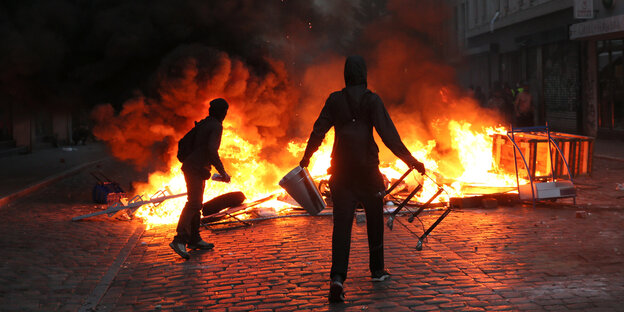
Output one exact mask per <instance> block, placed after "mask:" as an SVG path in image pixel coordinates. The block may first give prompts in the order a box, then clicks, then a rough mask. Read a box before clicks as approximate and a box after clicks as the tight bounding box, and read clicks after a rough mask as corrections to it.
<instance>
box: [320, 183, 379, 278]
mask: <svg viewBox="0 0 624 312" xmlns="http://www.w3.org/2000/svg"><path fill="white" fill-rule="evenodd" d="M377 172H379V171H377ZM379 175H380V174H379ZM375 184H378V183H375ZM330 190H331V196H332V201H333V204H334V213H333V215H334V230H333V234H332V267H331V271H330V279H336V278H338V279H341V280H343V281H344V280H346V279H347V269H348V266H349V251H350V249H351V229H352V227H353V217H354V215H355V209H356V207H357V206H358V205H360V204H361V205H362V206H363V207H364V211H365V212H366V230H367V234H368V251H369V257H370V259H369V267H370V270H371V272H375V271H378V270H382V269H383V268H384V250H383V232H384V227H383V223H384V219H383V198H378V197H377V196H375V193H376V192H378V191H379V187H371V185H365V186H362V185H359V186H358V185H357V184H355V185H354V184H353V183H349V182H348V181H330Z"/></svg>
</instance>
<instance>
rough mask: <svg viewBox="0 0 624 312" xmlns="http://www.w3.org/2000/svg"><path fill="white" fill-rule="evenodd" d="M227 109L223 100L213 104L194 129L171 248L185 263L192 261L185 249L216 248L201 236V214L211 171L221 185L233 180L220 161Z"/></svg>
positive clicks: (216, 100)
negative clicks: (184, 200) (182, 195)
mask: <svg viewBox="0 0 624 312" xmlns="http://www.w3.org/2000/svg"><path fill="white" fill-rule="evenodd" d="M228 107H229V105H228V103H227V102H226V101H225V100H224V99H221V98H218V99H214V100H212V101H211V102H210V108H209V110H208V117H206V118H204V119H203V120H201V121H200V122H199V123H197V125H196V126H195V127H197V133H196V134H195V140H194V142H193V151H192V152H191V153H190V154H189V155H188V156H187V157H186V158H185V159H184V161H183V162H182V172H183V173H184V181H185V182H186V191H187V198H186V205H184V208H183V209H182V213H181V214H180V219H179V221H178V226H177V228H176V232H177V235H176V236H175V237H174V238H173V242H171V243H170V244H169V246H170V247H171V248H172V249H173V250H174V251H175V252H176V253H177V254H178V255H180V257H182V258H185V259H189V258H190V255H189V253H188V252H187V251H186V247H188V248H189V249H204V250H210V249H212V248H214V244H212V243H207V242H205V241H204V240H203V239H202V238H201V236H200V235H199V222H200V217H201V215H200V211H201V208H202V203H203V197H204V187H205V184H206V180H208V179H210V167H211V166H212V167H214V168H215V169H216V170H217V172H219V174H220V175H221V176H222V179H221V180H222V181H224V182H229V181H230V176H229V175H228V174H227V172H225V169H224V168H223V163H222V162H221V158H220V157H219V145H221V134H222V132H223V124H222V123H223V120H224V119H225V116H226V115H227V110H228Z"/></svg>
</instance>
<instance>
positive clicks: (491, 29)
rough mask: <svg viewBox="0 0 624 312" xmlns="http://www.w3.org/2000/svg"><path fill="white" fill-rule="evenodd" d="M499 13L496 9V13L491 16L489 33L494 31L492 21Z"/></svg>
mask: <svg viewBox="0 0 624 312" xmlns="http://www.w3.org/2000/svg"><path fill="white" fill-rule="evenodd" d="M499 15H500V11H496V13H494V17H492V20H491V21H490V32H491V33H493V32H494V22H495V21H496V19H497V18H498V16H499Z"/></svg>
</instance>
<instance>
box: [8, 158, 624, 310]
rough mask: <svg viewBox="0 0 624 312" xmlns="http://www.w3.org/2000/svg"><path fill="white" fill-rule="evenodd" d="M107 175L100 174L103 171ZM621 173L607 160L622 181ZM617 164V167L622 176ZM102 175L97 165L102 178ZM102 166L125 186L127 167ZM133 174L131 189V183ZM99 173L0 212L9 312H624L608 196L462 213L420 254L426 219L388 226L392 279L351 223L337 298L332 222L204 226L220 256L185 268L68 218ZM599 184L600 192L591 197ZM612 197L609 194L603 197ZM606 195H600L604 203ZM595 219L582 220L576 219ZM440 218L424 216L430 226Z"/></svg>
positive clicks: (163, 234)
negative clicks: (375, 270) (377, 272)
mask: <svg viewBox="0 0 624 312" xmlns="http://www.w3.org/2000/svg"><path fill="white" fill-rule="evenodd" d="M98 166H100V165H98ZM623 167H624V166H623V165H622V163H621V162H607V163H606V165H605V167H604V168H611V169H609V170H616V171H611V174H612V175H613V174H614V173H618V172H621V171H617V170H620V169H621V168H623ZM614 168H615V169H614ZM92 169H93V168H92ZM98 169H101V170H109V171H113V172H117V173H118V175H119V176H113V177H112V178H113V179H115V180H119V181H120V183H122V185H126V184H127V181H125V180H124V178H123V174H124V173H127V172H129V171H127V168H124V167H123V165H120V164H118V163H115V162H114V161H112V160H109V161H106V162H104V163H103V164H102V165H101V167H99V168H98ZM131 178H132V177H130V176H128V177H126V178H125V179H131ZM92 179H93V178H92V177H91V176H90V175H89V174H88V170H83V171H81V172H80V173H78V174H76V175H73V176H70V177H67V178H65V179H63V180H61V181H59V182H58V183H55V184H53V185H50V186H48V187H47V188H45V189H43V190H40V191H38V192H36V193H33V194H32V195H30V196H28V197H25V198H23V199H21V200H19V201H17V202H15V203H12V204H10V205H8V206H5V207H3V208H2V210H0V219H1V220H2V221H0V222H1V223H2V226H1V227H0V235H1V237H2V239H1V240H0V246H1V247H2V250H3V255H4V257H3V260H2V261H3V263H2V267H1V269H0V310H2V311H52V310H60V311H76V310H81V309H82V310H96V311H125V310H138V311H158V310H162V311H169V310H176V311H189V310H191V311H198V310H203V311H249V310H258V311H290V310H292V311H323V310H369V311H377V310H379V311H428V310H460V311H471V310H477V311H492V310H521V311H527V310H536V311H546V310H576V311H617V310H620V311H621V310H623V309H622V307H621V302H622V301H623V300H624V270H623V269H622V267H623V266H622V265H623V263H624V256H623V255H622V252H623V251H624V234H623V233H622V228H624V214H623V211H624V210H622V209H621V208H622V207H618V206H617V204H618V203H619V202H618V201H619V200H620V199H618V198H617V193H614V192H613V190H614V188H612V187H611V186H609V187H608V188H607V187H605V190H604V192H605V194H602V193H600V194H602V195H601V198H603V199H604V198H607V199H609V198H611V200H610V202H611V204H609V205H606V204H605V207H606V208H596V204H595V203H594V204H593V206H594V209H591V210H590V209H586V208H579V207H587V203H589V202H590V201H591V199H592V197H591V195H590V194H591V192H597V191H599V190H600V185H599V184H600V180H599V179H598V180H597V179H593V180H588V181H586V182H585V183H586V185H588V186H587V188H585V189H584V188H580V190H579V192H580V194H579V206H578V207H575V206H572V205H571V204H570V203H569V200H566V201H565V202H564V201H562V202H561V203H560V204H559V203H550V204H547V205H539V206H538V207H537V208H536V209H533V208H532V207H531V206H530V205H525V206H520V205H517V206H514V207H504V206H499V207H498V208H495V209H464V210H455V211H454V212H452V213H451V214H450V215H449V216H448V217H447V218H446V219H445V220H444V222H443V223H441V224H440V225H439V226H438V227H437V228H436V229H435V231H434V232H433V233H432V234H431V235H430V236H429V238H428V240H427V241H426V243H425V245H424V248H423V250H422V251H417V250H416V249H415V246H416V243H417V238H416V237H415V234H414V233H416V234H419V235H420V234H421V233H422V232H423V226H422V225H421V224H420V222H419V221H418V220H416V221H414V222H413V223H408V222H407V217H406V216H400V217H399V218H398V219H397V220H395V223H394V229H393V230H392V231H390V230H388V229H387V228H386V234H385V242H386V243H385V254H386V266H387V267H388V269H389V270H390V272H391V273H392V274H393V276H392V278H391V279H390V280H389V281H386V282H382V283H373V282H371V281H370V273H369V272H368V248H367V242H366V227H365V224H363V223H357V224H355V225H354V231H353V240H352V241H353V243H352V250H351V260H350V270H349V274H350V275H349V279H348V280H347V281H346V283H345V291H346V298H347V300H346V302H345V303H344V304H332V305H330V304H329V303H328V302H327V293H328V272H329V267H330V262H331V259H330V258H331V253H330V238H331V224H332V221H331V216H316V217H312V216H305V217H289V218H278V219H271V220H264V221H257V222H253V224H252V225H251V226H249V227H244V228H234V229H229V230H220V231H212V230H210V229H209V228H202V235H203V237H204V239H206V240H207V241H209V242H213V243H215V245H216V247H215V249H214V250H212V251H192V252H191V259H190V260H188V261H185V260H183V259H181V258H180V257H178V256H177V255H176V254H174V253H173V252H172V251H171V249H170V248H169V246H168V243H169V242H170V241H171V239H172V238H173V235H174V234H175V225H167V226H159V227H155V228H151V229H147V230H145V227H144V225H143V224H141V223H140V222H138V221H137V220H133V221H121V220H116V219H111V218H107V217H95V218H91V219H87V220H84V221H81V222H72V221H70V219H71V217H73V216H76V215H81V214H85V213H89V212H92V211H93V209H94V205H93V204H92V203H91V202H90V200H91V199H90V192H89V191H85V185H88V186H89V188H87V189H88V190H90V187H91V185H92V183H91V182H90V181H92ZM589 186H592V187H589ZM605 196H606V197H605ZM596 199H599V198H596ZM578 209H585V211H588V212H589V214H588V215H587V216H586V217H585V218H578V217H577V216H576V211H577V210H578ZM440 213H441V211H431V212H426V213H423V214H422V215H421V219H422V222H423V223H424V227H425V228H427V227H428V226H429V225H430V224H431V223H432V222H433V221H435V219H436V218H437V216H438V215H439V214H440Z"/></svg>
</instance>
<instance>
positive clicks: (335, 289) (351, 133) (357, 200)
mask: <svg viewBox="0 0 624 312" xmlns="http://www.w3.org/2000/svg"><path fill="white" fill-rule="evenodd" d="M344 79H345V84H346V87H345V88H344V89H342V90H341V91H337V92H333V93H332V94H330V95H329V98H328V99H327V100H326V102H325V106H324V107H323V109H322V110H321V113H320V115H319V117H318V118H317V120H316V122H315V123H314V128H313V130H312V133H311V134H310V138H309V139H308V143H307V146H306V149H305V152H304V156H303V158H302V159H301V162H300V166H301V167H307V166H308V165H309V163H310V157H312V155H313V154H314V152H316V151H317V150H318V148H319V146H320V145H321V143H322V142H323V139H324V138H325V134H326V133H327V131H329V129H330V128H331V127H334V130H335V140H334V146H333V149H332V155H331V167H330V169H329V172H330V174H331V178H330V180H329V187H330V191H331V195H332V201H333V204H334V208H333V209H334V210H333V221H334V227H333V233H332V266H331V271H330V274H329V277H330V286H329V301H331V302H342V301H344V289H343V283H344V281H345V280H346V279H347V268H348V265H349V251H350V248H351V229H352V226H353V217H354V214H355V209H356V206H360V205H361V206H363V208H364V211H365V213H366V229H367V234H368V250H369V256H370V258H369V268H370V272H371V278H372V281H377V282H378V281H384V280H386V279H388V278H389V277H390V273H389V272H388V271H387V270H386V269H385V266H384V251H383V226H384V221H383V197H380V196H377V195H376V194H377V193H379V192H380V191H384V190H385V185H384V182H383V177H382V175H381V172H380V171H379V155H378V153H379V148H378V147H377V144H376V143H375V140H374V138H373V128H374V129H375V130H376V131H377V133H378V134H379V137H380V138H381V140H382V141H383V142H384V144H385V145H386V146H387V147H388V148H389V149H390V150H391V151H392V152H393V153H394V154H395V155H396V156H397V157H399V158H400V159H401V160H403V161H404V162H405V163H406V164H407V165H408V166H410V167H412V168H415V169H416V170H417V171H419V172H420V173H421V174H422V173H424V172H425V166H424V165H423V164H422V163H421V162H419V161H418V160H416V159H415V158H414V157H413V156H412V154H411V153H410V152H409V151H408V149H407V148H406V147H405V145H404V144H403V142H402V141H401V138H400V137H399V133H398V132H397V130H396V128H395V126H394V123H393V122H392V120H391V119H390V115H389V114H388V111H387V110H386V108H385V106H384V103H383V102H382V101H381V98H380V97H379V96H378V95H377V94H375V93H373V92H371V91H370V90H368V89H367V82H366V63H365V62H364V59H363V58H362V57H361V56H349V57H348V58H347V60H346V62H345V68H344Z"/></svg>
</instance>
